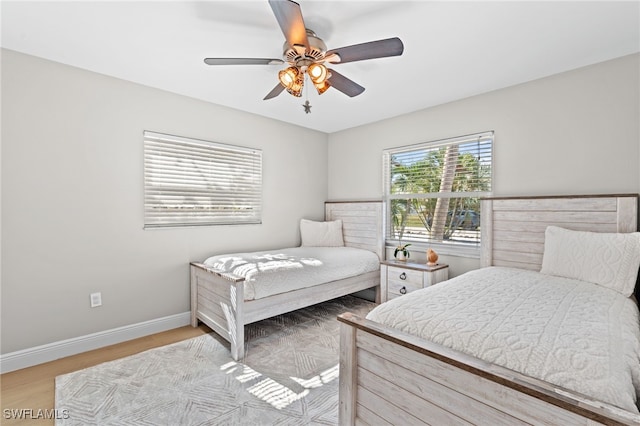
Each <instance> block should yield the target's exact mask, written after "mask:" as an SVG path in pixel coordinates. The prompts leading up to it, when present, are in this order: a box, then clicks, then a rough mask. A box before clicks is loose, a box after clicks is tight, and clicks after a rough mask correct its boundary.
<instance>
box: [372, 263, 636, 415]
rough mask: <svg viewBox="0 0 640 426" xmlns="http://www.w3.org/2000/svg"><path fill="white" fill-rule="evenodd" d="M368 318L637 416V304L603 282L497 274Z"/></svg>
mask: <svg viewBox="0 0 640 426" xmlns="http://www.w3.org/2000/svg"><path fill="white" fill-rule="evenodd" d="M367 318H368V319H371V320H373V321H376V322H380V323H383V324H385V325H388V326H390V327H393V328H396V329H399V330H402V331H404V332H407V333H409V334H413V335H416V336H420V337H422V338H424V339H426V340H430V341H433V342H435V343H438V344H441V345H443V346H447V347H450V348H453V349H455V350H458V351H461V352H464V353H467V354H469V355H472V356H474V357H477V358H481V359H483V360H485V361H488V362H490V363H494V364H498V365H501V366H503V367H506V368H509V369H512V370H515V371H518V372H520V373H523V374H525V375H528V376H531V377H535V378H538V379H542V380H544V381H546V382H549V383H553V384H555V385H558V386H561V387H564V388H566V389H570V390H572V391H575V392H579V393H582V394H584V395H587V396H589V397H592V398H594V399H596V400H599V401H604V402H608V403H610V404H613V405H615V406H618V407H620V408H623V409H625V410H628V411H631V412H634V413H637V412H638V409H637V407H636V395H637V393H638V391H640V360H639V356H640V327H639V322H638V307H637V305H636V304H635V302H634V301H633V300H632V299H631V298H627V297H624V296H622V295H621V294H619V293H617V292H615V291H613V290H609V289H607V288H605V287H601V286H598V285H597V284H591V283H587V282H583V281H578V280H573V279H569V278H561V277H554V276H549V275H544V274H541V273H539V272H534V271H525V270H519V269H513V268H503V267H490V268H484V269H480V270H475V271H471V272H468V273H466V274H464V275H461V276H459V277H456V278H453V279H451V280H449V281H446V282H444V283H441V284H437V285H435V286H431V287H428V288H426V289H423V290H419V291H415V292H412V293H410V294H408V295H406V296H402V297H399V298H397V299H394V300H391V301H389V302H387V303H384V304H382V305H380V306H378V307H376V308H375V309H374V310H372V311H371V312H370V313H369V315H368V316H367Z"/></svg>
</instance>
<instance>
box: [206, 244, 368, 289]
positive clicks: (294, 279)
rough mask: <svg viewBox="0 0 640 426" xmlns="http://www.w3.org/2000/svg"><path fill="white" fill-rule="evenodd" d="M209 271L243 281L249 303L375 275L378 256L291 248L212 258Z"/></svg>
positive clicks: (357, 251) (341, 249)
mask: <svg viewBox="0 0 640 426" xmlns="http://www.w3.org/2000/svg"><path fill="white" fill-rule="evenodd" d="M204 264H205V265H207V266H208V267H210V268H213V269H215V270H216V271H218V272H222V273H232V274H234V275H238V276H240V277H243V278H244V279H245V286H244V299H245V300H253V299H260V298H263V297H267V296H271V295H274V294H279V293H285V292H288V291H291V290H296V289H299V288H306V287H312V286H315V285H318V284H323V283H327V282H330V281H336V280H340V279H343V278H349V277H354V276H356V275H361V274H364V273H366V272H372V271H378V270H379V268H380V261H379V259H378V256H377V255H376V254H375V253H373V252H371V251H369V250H363V249H358V248H353V247H295V248H285V249H281V250H269V251H261V252H254V253H234V254H225V255H220V256H213V257H210V258H208V259H207V260H205V261H204Z"/></svg>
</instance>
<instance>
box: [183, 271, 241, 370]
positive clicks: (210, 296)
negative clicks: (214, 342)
mask: <svg viewBox="0 0 640 426" xmlns="http://www.w3.org/2000/svg"><path fill="white" fill-rule="evenodd" d="M198 320H200V321H202V322H203V323H205V324H206V325H207V326H209V327H210V328H211V329H212V330H213V331H215V332H216V333H218V334H219V335H220V336H222V337H223V338H224V339H226V340H227V341H228V342H229V343H230V345H231V356H232V357H233V359H235V360H238V359H240V358H241V357H242V356H244V278H242V277H238V276H235V275H232V274H220V273H217V272H215V271H212V270H211V269H208V268H207V267H206V266H205V265H204V264H202V263H197V262H193V263H191V325H192V326H194V327H196V326H197V325H198Z"/></svg>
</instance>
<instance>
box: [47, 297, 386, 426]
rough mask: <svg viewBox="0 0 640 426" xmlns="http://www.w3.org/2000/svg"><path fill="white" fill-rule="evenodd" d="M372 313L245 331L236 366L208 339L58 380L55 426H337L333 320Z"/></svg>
mask: <svg viewBox="0 0 640 426" xmlns="http://www.w3.org/2000/svg"><path fill="white" fill-rule="evenodd" d="M374 306H375V305H374V304H373V303H371V302H368V301H366V300H363V299H359V298H356V297H353V296H346V297H342V298H339V299H335V300H332V301H329V302H325V303H321V304H318V305H315V306H312V307H309V308H305V309H300V310H297V311H294V312H291V313H289V314H284V315H279V316H277V317H274V318H270V319H268V320H264V321H260V322H258V323H255V324H251V325H248V326H247V327H246V332H245V333H246V351H247V355H246V356H245V358H244V359H243V360H242V361H238V362H236V361H234V360H233V359H232V358H231V356H230V355H229V345H228V343H226V342H225V341H224V340H222V339H221V338H220V337H219V336H217V335H216V334H215V333H211V334H207V335H203V336H200V337H196V338H193V339H189V340H185V341H183V342H179V343H174V344H172V345H168V346H163V347H161V348H156V349H151V350H149V351H146V352H142V353H139V354H136V355H133V356H130V357H127V358H122V359H119V360H115V361H111V362H107V363H104V364H100V365H97V366H95V367H91V368H87V369H84V370H80V371H77V372H73V373H70V374H65V375H62V376H58V377H56V393H55V397H56V409H57V410H58V412H64V413H66V415H65V416H61V417H67V418H64V419H58V420H57V423H56V424H57V425H65V426H67V425H334V424H337V423H338V380H337V379H338V356H339V355H338V354H339V352H338V351H339V343H340V339H339V322H338V321H337V320H336V316H337V315H339V314H341V313H343V312H347V311H349V312H353V313H357V314H359V315H363V316H364V315H366V314H367V313H368V312H369V311H370V310H371V309H373V307H374ZM62 410H66V411H62Z"/></svg>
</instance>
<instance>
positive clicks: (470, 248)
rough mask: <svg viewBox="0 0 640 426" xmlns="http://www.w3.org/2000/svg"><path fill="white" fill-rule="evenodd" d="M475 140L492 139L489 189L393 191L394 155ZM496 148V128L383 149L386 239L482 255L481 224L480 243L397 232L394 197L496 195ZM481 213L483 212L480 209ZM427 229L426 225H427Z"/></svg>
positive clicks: (452, 252)
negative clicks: (395, 192) (395, 233)
mask: <svg viewBox="0 0 640 426" xmlns="http://www.w3.org/2000/svg"><path fill="white" fill-rule="evenodd" d="M473 142H477V143H480V142H490V148H489V154H488V156H487V157H483V160H486V159H488V160H489V162H490V172H489V178H488V180H489V185H490V187H489V190H488V191H472V192H456V191H450V192H411V193H403V194H392V193H391V187H392V182H391V178H392V171H391V168H392V166H391V157H392V155H395V154H401V153H412V152H419V151H429V150H436V149H441V148H446V147H448V146H452V145H460V144H464V143H473ZM494 148H495V134H494V132H493V131H486V132H481V133H474V134H470V135H464V136H458V137H453V138H447V139H440V140H435V141H429V142H421V143H417V144H412V145H405V146H399V147H393V148H387V149H384V150H383V155H382V185H383V200H384V202H385V206H386V208H385V218H384V219H385V223H386V226H385V228H386V229H385V240H386V243H387V246H389V247H396V246H398V245H399V244H400V243H402V244H407V243H410V244H411V245H412V246H411V248H412V249H415V250H426V249H427V248H432V249H434V250H436V251H437V252H438V253H440V254H449V255H456V256H461V257H472V258H478V257H479V256H480V245H481V244H482V241H481V236H480V233H481V231H480V228H478V230H477V232H478V236H477V238H478V242H477V243H463V242H445V241H442V242H441V241H437V240H431V239H429V238H426V237H424V238H420V239H412V238H411V237H403V238H402V240H400V239H399V238H397V237H396V236H395V235H393V231H394V229H393V223H392V220H391V217H392V212H391V209H392V200H398V199H436V200H437V199H438V198H478V199H480V198H482V197H487V196H491V195H492V190H493V181H494V167H495V164H494V159H493V156H494ZM478 214H480V212H479V211H478ZM425 229H426V228H425Z"/></svg>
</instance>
